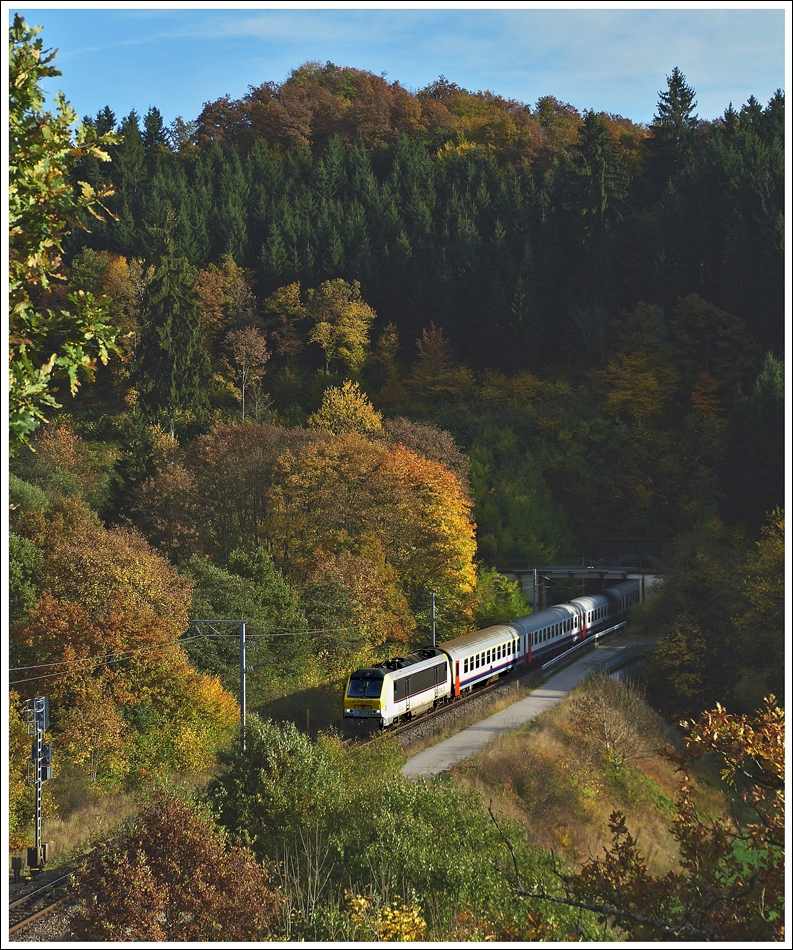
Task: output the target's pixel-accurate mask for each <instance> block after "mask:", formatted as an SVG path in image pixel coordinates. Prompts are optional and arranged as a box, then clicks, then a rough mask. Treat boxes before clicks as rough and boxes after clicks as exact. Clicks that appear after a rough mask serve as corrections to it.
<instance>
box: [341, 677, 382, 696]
mask: <svg viewBox="0 0 793 950" xmlns="http://www.w3.org/2000/svg"><path fill="white" fill-rule="evenodd" d="M382 688H383V680H382V678H380V679H370V678H369V677H364V676H351V677H350V688H349V689H348V690H347V695H348V696H350V697H352V698H353V699H377V697H378V696H379V695H380V691H381V690H382Z"/></svg>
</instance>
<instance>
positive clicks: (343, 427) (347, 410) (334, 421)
mask: <svg viewBox="0 0 793 950" xmlns="http://www.w3.org/2000/svg"><path fill="white" fill-rule="evenodd" d="M308 424H309V425H310V426H313V427H314V428H316V429H326V430H327V431H328V432H333V433H334V434H335V435H341V434H343V433H347V432H361V433H374V432H380V431H382V428H383V417H382V415H381V414H380V413H379V412H378V411H377V410H376V409H375V408H374V406H373V405H372V404H371V402H370V401H369V399H368V398H367V396H366V395H365V394H364V393H362V392H361V387H360V386H359V385H358V383H353V382H350V380H347V381H346V382H345V383H344V385H343V386H342V387H341V388H339V387H338V386H329V387H328V388H327V389H326V390H325V392H324V394H323V396H322V406H321V407H320V408H319V409H318V410H317V411H316V412H315V413H314V414H313V415H311V416H309V418H308Z"/></svg>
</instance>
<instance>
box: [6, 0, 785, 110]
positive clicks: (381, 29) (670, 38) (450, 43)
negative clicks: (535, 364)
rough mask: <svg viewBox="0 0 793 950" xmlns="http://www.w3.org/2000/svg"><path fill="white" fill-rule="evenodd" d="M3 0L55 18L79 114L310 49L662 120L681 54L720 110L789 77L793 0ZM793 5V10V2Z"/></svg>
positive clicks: (242, 81)
mask: <svg viewBox="0 0 793 950" xmlns="http://www.w3.org/2000/svg"><path fill="white" fill-rule="evenodd" d="M571 6H572V5H571V4H552V3H479V4H477V3H466V4H457V5H455V4H454V3H451V4H450V3H444V4H438V3H423V4H422V3H379V4H375V3H370V4H366V3H356V4H350V3H315V4H311V3H246V4H239V3H237V4H235V3H225V4H223V3H178V4H175V3H123V2H122V3H113V4H103V3H77V2H73V3H70V2H68V0H66V2H61V3H45V2H42V3H33V4H30V5H24V4H21V5H13V4H9V3H7V2H3V8H4V9H6V10H7V12H8V16H9V22H10V21H11V20H13V16H14V14H15V13H20V14H21V15H22V16H23V17H24V18H25V19H26V20H27V21H28V23H29V24H30V25H33V24H36V25H40V26H42V27H43V31H42V34H41V37H42V39H43V41H44V47H45V48H46V49H50V48H57V49H58V54H57V57H56V60H55V65H56V66H57V67H58V68H59V69H60V70H61V72H62V74H63V75H62V76H60V77H58V78H56V79H53V80H50V81H49V82H48V83H47V84H45V89H46V91H47V92H48V94H54V93H55V92H56V91H58V90H62V91H63V92H64V94H65V95H66V98H67V100H68V101H69V102H70V103H71V105H72V106H73V108H74V109H75V111H76V112H77V114H78V115H80V116H85V115H88V116H95V115H96V113H97V112H98V111H99V110H100V109H102V108H103V107H104V106H106V105H109V106H110V108H111V109H112V110H113V111H114V113H115V114H116V117H117V118H118V119H119V120H120V119H121V118H122V117H123V116H125V115H127V114H128V113H129V112H130V110H132V109H135V110H136V111H137V112H138V114H140V115H144V114H145V113H146V111H147V110H148V109H149V107H150V106H156V107H157V108H158V109H159V110H160V112H161V113H162V114H163V117H164V118H165V121H166V123H170V122H171V121H172V120H173V119H174V118H175V117H176V116H181V117H182V118H184V119H185V120H190V119H195V118H196V117H197V116H198V115H199V113H200V112H201V109H202V106H203V104H204V103H205V102H209V101H213V100H215V99H218V98H220V97H221V96H224V95H226V94H229V95H230V96H231V97H232V98H239V97H240V96H242V95H244V94H245V93H246V92H247V90H248V86H256V85H259V84H261V83H263V82H265V81H275V82H282V81H283V80H285V79H286V78H287V76H288V75H289V73H290V71H291V70H292V69H294V68H296V67H298V66H300V65H301V64H302V63H304V62H307V61H318V62H321V63H324V62H326V61H328V60H330V61H332V62H334V63H336V64H337V65H339V66H353V67H356V68H358V69H366V70H369V71H371V72H373V73H377V74H381V73H384V72H385V73H386V74H387V76H386V78H387V79H388V81H389V82H393V81H395V80H399V82H400V83H401V84H402V85H403V86H404V87H405V88H407V89H409V90H411V91H416V90H418V89H420V88H422V87H423V86H426V85H427V84H428V83H431V82H432V81H434V80H435V79H437V78H438V76H440V75H444V76H446V78H447V79H449V80H450V81H452V82H455V83H457V85H459V86H462V87H464V88H466V89H469V90H471V91H476V90H485V89H489V90H491V91H492V92H495V93H498V94H499V95H502V96H504V97H506V98H514V99H518V100H520V101H521V102H525V103H528V104H530V105H533V104H534V103H536V101H537V100H538V99H539V98H540V97H541V96H545V95H552V96H555V97H556V98H558V99H561V100H562V101H564V102H569V103H571V104H572V105H574V106H575V107H576V108H578V109H579V110H584V109H595V110H597V111H598V112H600V111H604V112H609V113H614V114H617V115H622V116H625V117H626V118H629V119H632V120H633V121H634V122H644V123H650V122H651V121H652V118H653V114H654V112H655V109H656V105H657V102H658V94H659V92H660V91H662V90H664V89H665V88H666V77H667V76H669V75H670V74H671V72H672V69H673V68H674V67H675V66H677V67H679V69H680V70H681V71H682V72H683V74H684V75H685V77H686V80H687V82H688V83H689V85H691V86H693V88H694V89H695V90H696V93H697V107H696V111H697V114H698V115H699V116H700V117H701V118H704V119H713V118H716V117H718V116H720V115H722V114H723V113H724V110H725V109H726V108H727V106H728V104H729V103H730V102H732V103H733V105H734V106H735V107H736V108H738V107H740V105H742V104H743V103H744V102H746V100H747V99H748V98H749V96H751V95H754V96H755V97H756V98H757V99H759V101H760V102H761V103H762V104H763V105H765V104H766V103H767V102H768V100H769V99H770V98H771V96H772V95H773V93H774V92H775V90H776V89H778V88H781V89H785V88H786V69H788V70H789V54H787V53H786V49H785V35H786V32H787V31H786V29H785V15H786V14H785V8H786V7H789V4H785V3H768V4H758V3H752V4H748V3H747V4H730V3H723V4H721V5H714V4H696V3H667V4H661V3H658V4H652V3H650V4H640V5H639V4H637V5H636V6H635V8H633V9H631V8H629V6H630V5H628V4H614V5H612V7H611V8H608V7H607V5H605V4H598V3H583V4H578V8H577V9H571ZM788 15H789V14H788Z"/></svg>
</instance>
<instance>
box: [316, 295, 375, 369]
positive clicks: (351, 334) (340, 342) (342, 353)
mask: <svg viewBox="0 0 793 950" xmlns="http://www.w3.org/2000/svg"><path fill="white" fill-rule="evenodd" d="M307 297H308V303H307V305H306V309H307V311H308V315H309V317H310V318H311V319H312V320H313V321H314V327H313V328H312V330H311V332H310V334H309V340H310V341H311V342H312V343H319V345H320V346H321V347H322V349H323V350H324V351H325V358H326V360H327V361H328V362H330V361H332V360H335V359H339V360H341V361H342V363H344V365H345V366H346V367H347V369H348V370H349V371H350V372H351V373H357V372H358V371H359V370H360V369H361V367H362V366H363V364H364V361H365V359H366V352H367V349H368V346H369V331H370V329H371V326H372V324H373V323H374V320H375V316H376V314H375V312H374V310H373V309H372V308H371V307H370V306H369V304H367V303H366V302H365V301H364V299H363V298H362V297H361V285H360V284H359V283H358V281H357V280H355V281H353V282H352V284H348V283H346V282H345V281H343V280H326V281H325V283H323V284H320V286H319V288H318V289H316V290H309V291H308V294H307Z"/></svg>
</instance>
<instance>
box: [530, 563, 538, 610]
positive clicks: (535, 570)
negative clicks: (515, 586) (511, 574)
mask: <svg viewBox="0 0 793 950" xmlns="http://www.w3.org/2000/svg"><path fill="white" fill-rule="evenodd" d="M531 606H532V609H533V610H534V612H535V613H536V612H537V568H536V567H535V568H534V593H533V594H532V603H531Z"/></svg>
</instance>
